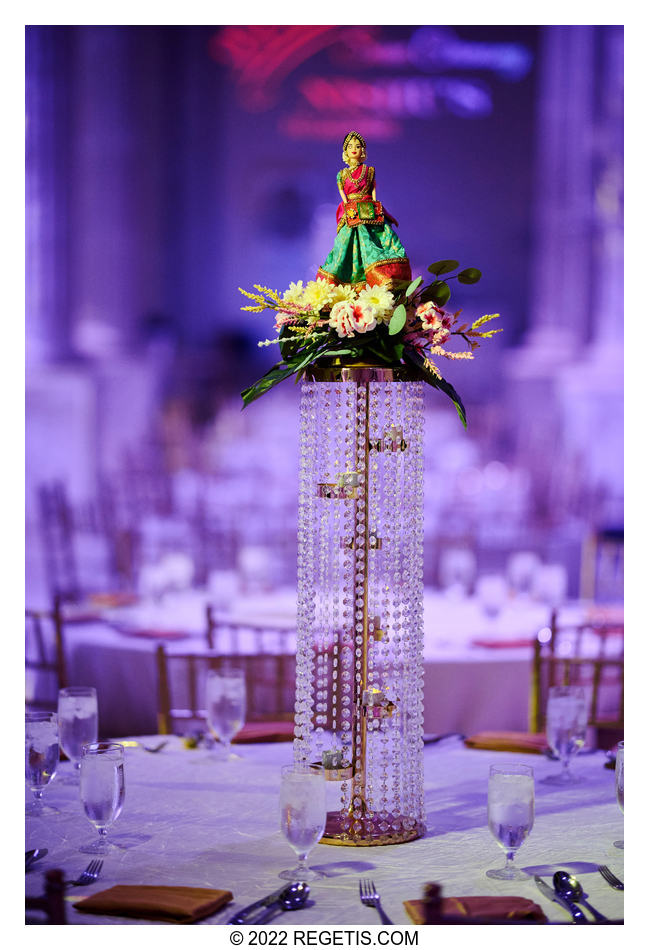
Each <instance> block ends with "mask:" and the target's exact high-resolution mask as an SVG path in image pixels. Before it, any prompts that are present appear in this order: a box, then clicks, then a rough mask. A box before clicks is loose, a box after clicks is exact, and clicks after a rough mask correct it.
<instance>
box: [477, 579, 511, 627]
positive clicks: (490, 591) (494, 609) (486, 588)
mask: <svg viewBox="0 0 649 950" xmlns="http://www.w3.org/2000/svg"><path fill="white" fill-rule="evenodd" d="M475 593H476V597H477V599H478V601H479V603H480V606H481V607H482V610H483V611H484V613H485V614H486V615H487V617H488V618H489V620H491V621H494V620H495V619H496V617H497V616H498V614H499V613H500V612H501V611H502V609H503V607H504V606H505V602H506V600H507V583H506V581H505V578H504V577H502V576H501V575H500V574H483V575H482V577H479V578H478V581H477V583H476V587H475Z"/></svg>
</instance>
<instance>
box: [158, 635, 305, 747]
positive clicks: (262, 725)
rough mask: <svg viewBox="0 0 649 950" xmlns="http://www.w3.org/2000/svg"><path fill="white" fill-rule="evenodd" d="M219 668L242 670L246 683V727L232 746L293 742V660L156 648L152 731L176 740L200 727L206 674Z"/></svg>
mask: <svg viewBox="0 0 649 950" xmlns="http://www.w3.org/2000/svg"><path fill="white" fill-rule="evenodd" d="M225 666H233V667H239V668H241V669H243V670H244V674H245V680H246V710H247V711H246V718H247V722H246V726H245V727H244V729H243V730H242V732H241V733H240V734H239V736H238V737H237V738H235V741H258V742H263V741H275V742H277V741H283V740H286V741H288V740H291V739H293V715H294V704H295V656H294V655H291V654H277V653H264V654H239V655H237V654H228V655H223V654H221V653H216V652H213V651H212V652H209V653H167V651H166V650H165V648H164V646H163V645H162V644H159V645H158V647H157V650H156V668H157V682H158V731H159V732H160V733H161V734H163V735H168V734H172V733H177V734H182V731H183V729H185V730H187V729H191V727H192V726H193V727H194V728H196V727H197V726H198V725H201V726H203V727H204V725H205V721H206V716H207V711H206V709H205V681H206V678H207V671H208V670H209V669H219V668H222V667H225ZM256 727H259V728H256Z"/></svg>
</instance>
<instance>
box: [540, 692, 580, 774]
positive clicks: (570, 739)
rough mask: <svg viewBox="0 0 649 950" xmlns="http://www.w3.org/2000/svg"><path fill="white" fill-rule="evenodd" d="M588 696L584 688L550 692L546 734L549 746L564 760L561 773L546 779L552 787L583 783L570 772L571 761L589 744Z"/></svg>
mask: <svg viewBox="0 0 649 950" xmlns="http://www.w3.org/2000/svg"><path fill="white" fill-rule="evenodd" d="M587 722H588V718H587V711H586V695H585V693H584V690H583V687H581V686H552V687H550V690H549V692H548V706H547V715H546V724H545V733H546V736H547V740H548V745H549V746H550V748H551V749H552V751H553V752H554V753H555V754H556V755H558V756H559V758H560V759H561V764H562V769H561V771H560V772H557V773H554V774H553V775H548V776H547V778H544V779H543V782H546V783H548V784H550V785H574V784H576V783H578V782H580V781H581V779H579V778H578V777H577V776H575V775H573V773H572V772H571V771H570V759H571V757H572V756H573V755H575V753H576V752H578V751H579V749H581V747H582V746H583V744H584V742H585V741H586V726H587Z"/></svg>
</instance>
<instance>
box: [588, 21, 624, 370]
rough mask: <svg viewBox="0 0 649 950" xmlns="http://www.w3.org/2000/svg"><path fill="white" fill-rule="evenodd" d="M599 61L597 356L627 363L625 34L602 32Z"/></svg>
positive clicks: (595, 277)
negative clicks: (624, 349) (604, 354)
mask: <svg viewBox="0 0 649 950" xmlns="http://www.w3.org/2000/svg"><path fill="white" fill-rule="evenodd" d="M599 41H600V43H599V48H598V56H597V64H598V77H599V80H600V81H599V83H598V88H597V123H596V128H595V138H594V148H595V182H594V189H595V201H594V211H595V226H596V236H595V242H594V248H593V251H594V267H593V287H594V300H593V308H592V312H593V325H592V332H591V338H592V347H593V350H594V351H599V350H603V349H605V350H606V351H607V354H608V358H609V359H610V357H611V355H612V354H611V349H612V348H614V349H615V351H616V353H615V355H616V357H618V358H619V360H620V362H621V360H622V330H623V326H622V321H623V306H624V210H623V191H624V28H623V27H621V26H606V27H603V28H601V32H600V35H599Z"/></svg>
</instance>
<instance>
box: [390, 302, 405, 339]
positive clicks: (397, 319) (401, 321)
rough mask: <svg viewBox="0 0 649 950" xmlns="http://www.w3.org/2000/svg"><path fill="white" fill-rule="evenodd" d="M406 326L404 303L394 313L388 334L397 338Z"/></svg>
mask: <svg viewBox="0 0 649 950" xmlns="http://www.w3.org/2000/svg"><path fill="white" fill-rule="evenodd" d="M405 325H406V308H405V307H404V305H403V304H402V303H400V304H399V306H398V307H396V308H395V311H394V313H393V314H392V316H391V317H390V324H389V329H388V332H389V334H390V336H395V334H397V333H400V332H401V330H403V328H404V326H405Z"/></svg>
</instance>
